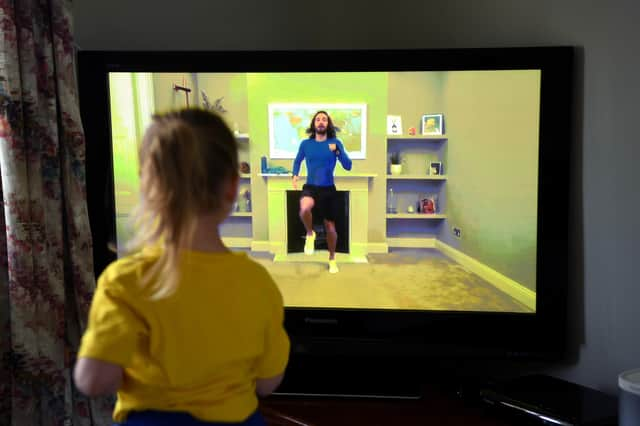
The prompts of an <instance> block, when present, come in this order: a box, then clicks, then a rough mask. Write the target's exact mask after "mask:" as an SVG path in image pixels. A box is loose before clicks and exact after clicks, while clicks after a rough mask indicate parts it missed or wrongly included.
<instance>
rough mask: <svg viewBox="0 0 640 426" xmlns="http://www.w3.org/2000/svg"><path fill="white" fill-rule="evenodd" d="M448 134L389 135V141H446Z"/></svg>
mask: <svg viewBox="0 0 640 426" xmlns="http://www.w3.org/2000/svg"><path fill="white" fill-rule="evenodd" d="M447 139H448V138H447V135H429V136H422V135H415V136H411V135H407V136H387V140H388V141H389V142H393V141H402V142H412V141H415V142H425V141H446V140H447Z"/></svg>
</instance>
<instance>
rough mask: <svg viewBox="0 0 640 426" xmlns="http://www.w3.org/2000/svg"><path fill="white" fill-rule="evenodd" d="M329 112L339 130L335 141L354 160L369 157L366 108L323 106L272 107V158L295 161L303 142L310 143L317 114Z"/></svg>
mask: <svg viewBox="0 0 640 426" xmlns="http://www.w3.org/2000/svg"><path fill="white" fill-rule="evenodd" d="M320 110H322V111H327V113H329V116H330V117H331V121H332V122H333V125H334V126H335V127H336V138H338V139H340V140H341V141H342V145H343V146H344V149H345V150H346V151H347V154H348V155H349V158H351V159H352V160H362V159H364V158H366V153H367V105H366V104H337V103H336V104H322V103H271V104H269V117H268V118H269V156H270V158H273V159H293V158H296V154H297V153H298V148H299V147H300V142H301V141H302V140H304V139H307V138H308V137H309V135H308V134H307V132H306V131H307V128H309V125H310V124H311V119H312V118H313V116H314V115H315V113H316V112H318V111H320Z"/></svg>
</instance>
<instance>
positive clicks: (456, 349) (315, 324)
mask: <svg viewBox="0 0 640 426" xmlns="http://www.w3.org/2000/svg"><path fill="white" fill-rule="evenodd" d="M573 56H574V54H573V48H572V47H567V46H558V47H518V48H477V49H401V50H332V51H329V50H306V51H215V52H202V51H197V52H194V51H171V52H170V51H145V52H140V51H80V52H79V53H78V81H79V96H80V107H81V115H82V121H83V125H84V130H85V136H86V141H87V145H86V146H87V152H86V159H87V201H88V208H89V215H90V221H91V229H92V236H93V256H94V265H95V273H96V276H97V275H99V273H100V272H101V271H102V270H103V269H104V268H105V267H106V266H107V264H108V263H110V262H111V261H113V260H115V258H116V255H115V254H114V253H113V252H112V251H110V250H109V249H108V244H109V243H110V242H111V241H113V240H114V236H115V208H114V205H115V202H114V189H113V171H112V170H113V169H112V164H111V160H112V155H111V138H110V119H109V116H110V115H109V92H108V73H109V72H184V73H195V72H198V73H205V72H211V73H213V72H225V73H233V72H305V71H314V72H352V71H456V70H509V69H539V70H541V94H540V133H539V136H540V145H539V174H538V228H537V229H538V231H537V232H538V235H537V243H538V244H537V250H538V251H537V259H536V265H537V266H536V276H537V283H536V298H537V303H536V305H537V310H536V313H535V314H516V313H503V312H500V313H495V312H493V313H492V312H449V311H408V310H389V309H384V310H375V309H371V310H369V309H367V310H364V309H331V308H287V310H286V311H287V312H286V319H285V325H286V328H287V331H288V333H289V335H290V337H291V339H292V342H293V346H292V348H293V351H292V354H293V355H295V354H314V355H319V356H322V355H323V354H327V355H352V356H356V357H360V356H362V357H367V356H375V355H381V354H385V353H389V354H391V353H393V354H394V356H396V357H397V356H403V355H407V356H409V355H410V356H417V357H442V358H456V357H460V358H484V357H489V358H515V359H544V360H559V359H561V358H562V357H563V356H564V354H565V349H566V344H565V343H566V326H567V323H566V315H565V310H566V298H567V289H568V216H569V215H568V208H569V205H568V199H569V175H570V174H569V165H570V161H569V154H570V152H569V149H570V142H571V117H572V80H573V76H572V72H573Z"/></svg>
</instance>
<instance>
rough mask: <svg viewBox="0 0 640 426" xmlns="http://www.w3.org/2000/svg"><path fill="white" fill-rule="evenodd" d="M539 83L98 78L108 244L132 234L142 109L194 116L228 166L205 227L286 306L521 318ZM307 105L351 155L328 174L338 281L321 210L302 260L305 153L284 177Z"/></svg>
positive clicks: (384, 75)
mask: <svg viewBox="0 0 640 426" xmlns="http://www.w3.org/2000/svg"><path fill="white" fill-rule="evenodd" d="M540 78H541V72H540V70H539V69H518V70H498V71H496V70H492V71H486V70H482V71H417V72H402V71H389V72H323V73H318V72H315V73H314V72H262V73H255V72H254V73H251V72H247V73H207V72H196V73H187V72H184V73H162V72H152V73H134V72H111V73H109V102H110V117H109V118H110V123H111V143H112V146H113V151H112V153H113V154H112V155H113V158H112V162H113V182H114V190H115V209H116V217H117V222H116V225H117V228H116V237H117V246H118V247H119V248H121V247H124V245H125V244H124V243H125V242H126V241H127V240H128V239H129V237H130V233H131V232H132V229H131V227H130V224H129V221H128V219H129V214H130V212H131V209H132V207H133V206H134V205H135V203H136V202H137V200H138V157H137V152H138V146H139V141H140V140H141V136H142V133H143V132H144V130H145V128H146V126H147V125H148V123H149V121H150V119H151V114H152V113H154V112H162V111H168V110H172V109H176V108H182V107H186V106H191V107H200V108H206V109H211V110H215V111H218V112H219V113H220V114H221V115H222V116H223V117H224V118H225V120H226V121H227V123H228V125H229V127H230V128H231V129H233V130H234V132H235V133H236V135H237V141H238V146H239V153H240V161H241V162H242V164H243V166H242V167H243V168H242V170H241V173H242V174H241V184H240V190H239V193H238V199H237V203H236V206H235V208H234V211H233V213H232V215H231V216H230V217H229V218H228V220H227V221H226V222H225V223H224V224H223V225H222V227H221V233H222V235H223V237H224V239H225V242H226V244H227V245H228V246H229V247H231V248H233V249H236V250H245V251H247V252H248V253H249V256H251V257H252V258H254V259H255V260H256V261H258V262H260V263H261V264H263V265H264V266H265V267H266V268H267V269H268V270H269V272H270V273H271V274H272V275H273V277H274V278H275V281H276V283H278V285H279V286H280V289H281V291H282V294H283V296H284V300H285V304H286V306H289V307H307V308H357V309H394V310H397V309H410V310H445V311H486V312H518V313H532V312H535V310H536V253H537V219H538V218H537V209H538V196H537V194H538V170H539V167H538V146H539V125H540ZM317 111H327V112H328V115H329V117H330V118H331V120H332V122H333V124H334V125H335V126H336V127H337V128H338V131H337V133H336V137H337V139H338V140H340V141H341V142H342V144H343V147H344V151H345V152H344V154H345V155H346V156H348V157H349V159H350V160H351V164H350V165H349V166H350V167H349V169H347V168H346V167H345V165H343V164H342V163H341V162H340V161H338V162H337V164H336V165H335V170H333V165H332V164H331V163H330V165H329V166H328V167H330V170H329V172H330V173H332V174H333V175H334V177H333V180H334V183H335V186H336V189H337V191H338V194H339V200H338V201H337V202H338V207H337V210H338V214H339V217H335V218H334V221H333V222H335V224H336V231H337V232H336V233H337V241H336V249H335V250H336V256H335V259H336V263H337V266H338V268H339V273H330V271H329V265H328V259H329V252H328V248H329V247H328V244H330V242H329V241H328V238H327V237H328V235H327V232H326V229H325V228H326V227H325V224H324V221H323V218H322V215H323V214H325V212H324V211H321V210H318V209H315V208H314V210H312V212H311V213H312V218H313V216H318V219H312V221H313V228H314V229H315V232H316V239H315V247H314V252H313V253H312V254H311V253H307V254H305V253H304V243H305V236H306V234H307V232H306V230H305V227H304V225H303V223H302V220H301V219H300V215H299V212H300V198H301V186H302V184H303V183H304V181H306V177H307V167H306V163H305V161H306V160H307V159H303V161H302V162H301V163H300V175H301V182H300V185H299V186H300V187H298V188H297V189H294V187H293V184H292V178H291V174H292V171H293V169H294V162H295V157H296V154H297V153H298V151H299V148H300V145H301V141H303V140H304V139H307V138H309V135H308V134H307V132H306V131H307V129H308V128H309V127H310V123H311V120H312V118H313V116H314V114H315V113H316V112H317ZM325 145H326V143H325ZM325 149H326V150H327V151H329V149H328V147H325ZM191 190H193V191H197V190H198V188H192V189H191Z"/></svg>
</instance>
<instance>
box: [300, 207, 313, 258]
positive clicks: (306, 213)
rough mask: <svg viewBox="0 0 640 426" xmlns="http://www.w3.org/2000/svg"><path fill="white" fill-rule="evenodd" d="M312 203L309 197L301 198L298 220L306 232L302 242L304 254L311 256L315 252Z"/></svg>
mask: <svg viewBox="0 0 640 426" xmlns="http://www.w3.org/2000/svg"><path fill="white" fill-rule="evenodd" d="M313 206H314V201H313V198H311V197H302V198H301V199H300V220H301V221H302V224H303V225H304V229H305V230H306V231H307V237H306V239H305V242H304V254H306V255H312V254H313V251H314V250H315V241H316V233H315V232H313V216H312V214H311V209H313Z"/></svg>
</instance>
